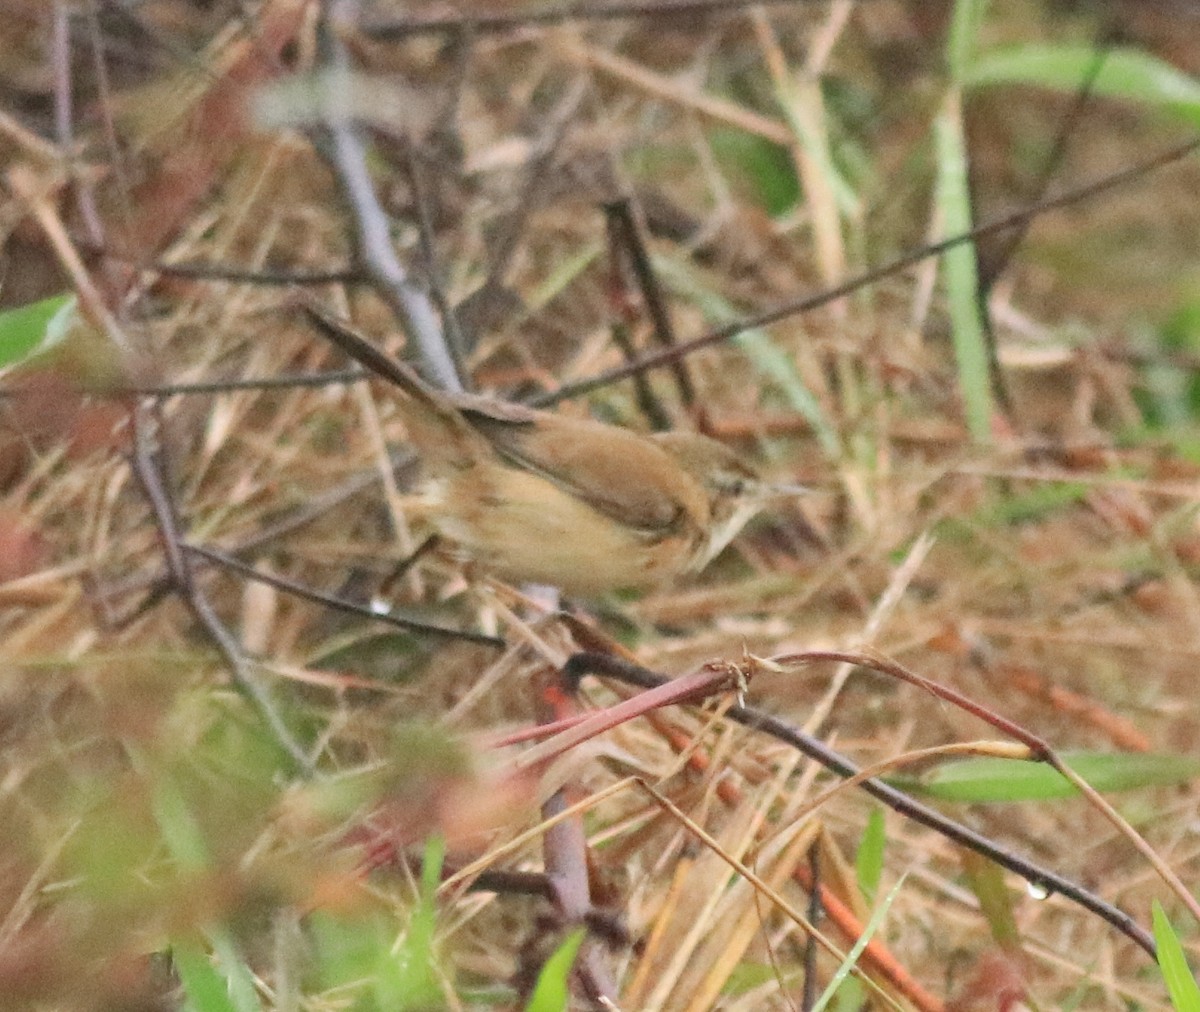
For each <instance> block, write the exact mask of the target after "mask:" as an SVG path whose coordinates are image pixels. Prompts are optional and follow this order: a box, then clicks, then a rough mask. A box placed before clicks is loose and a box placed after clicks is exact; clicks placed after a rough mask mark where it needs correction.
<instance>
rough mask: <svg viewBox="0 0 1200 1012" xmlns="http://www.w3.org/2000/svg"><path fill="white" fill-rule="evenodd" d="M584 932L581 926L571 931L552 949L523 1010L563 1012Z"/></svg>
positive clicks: (530, 1011)
mask: <svg viewBox="0 0 1200 1012" xmlns="http://www.w3.org/2000/svg"><path fill="white" fill-rule="evenodd" d="M586 934H587V932H586V931H584V929H583V928H580V929H579V930H577V931H573V932H571V934H570V935H568V936H567V939H566V941H565V942H563V943H562V945H560V946H559V947H558V948H557V949H555V950H554V955H552V956H551V957H550V958H549V959H547V960H546V965H545V966H543V967H542V972H541V974H539V975H538V982H537V985H536V986H535V987H534V989H533V994H532V995H530V997H529V1004H527V1005H526V1006H525V1012H564V1010H565V1009H566V1008H567V1002H568V1001H569V1000H570V994H571V992H570V987H569V980H570V976H571V967H573V966H574V965H575V957H576V956H578V955H579V947H580V946H581V945H582V944H583V939H584V936H585V935H586Z"/></svg>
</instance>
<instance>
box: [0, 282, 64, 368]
mask: <svg viewBox="0 0 1200 1012" xmlns="http://www.w3.org/2000/svg"><path fill="white" fill-rule="evenodd" d="M75 306H76V301H75V296H74V295H72V294H70V293H69V292H68V293H65V294H63V295H52V296H50V298H48V299H42V300H41V301H40V302H31V303H29V304H28V305H26V306H18V307H17V308H15V309H5V310H3V311H0V366H6V365H12V364H14V363H16V362H20V361H22V360H24V359H26V358H28V357H29V356H30V355H32V354H34V352H37V351H42V350H44V349H45V348H48V347H50V346H51V345H54V344H56V343H57V342H58V341H60V340H61V339H62V337H63V335H64V334H65V333H66V331H67V328H68V327H69V326H70V324H71V321H72V319H73V317H74V314H75Z"/></svg>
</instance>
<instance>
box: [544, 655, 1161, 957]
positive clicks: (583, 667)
mask: <svg viewBox="0 0 1200 1012" xmlns="http://www.w3.org/2000/svg"><path fill="white" fill-rule="evenodd" d="M796 656H801V655H796ZM803 656H806V657H809V658H810V659H816V658H817V657H818V656H819V657H821V658H823V659H827V660H835V661H840V660H849V659H851V658H852V657H857V658H859V661H858V663H861V664H865V665H870V663H871V661H872V659H871V658H869V657H867V656H866V655H862V654H853V655H852V654H849V653H838V652H834V651H824V652H820V653H819V654H818V653H817V652H814V653H812V654H807V655H803ZM775 663H779V661H778V660H777V661H776V662H775ZM589 673H590V674H598V675H603V676H604V677H606V678H614V679H616V680H617V681H620V682H625V683H627V684H629V685H637V686H641V687H642V688H654V687H657V686H659V685H663V684H665V683H666V682H667V681H668V679H667V678H666V677H665V676H663V675H660V674H658V673H657V672H655V671H651V670H649V669H647V668H643V667H641V666H640V665H637V664H632V663H630V662H628V661H624V660H621V659H619V658H616V657H612V656H610V655H608V654H596V653H582V654H576V655H575V656H573V657H572V658H571V659H570V660H569V661H568V662H567V664H566V666H565V667H564V669H563V677H564V678H565V679H567V680H568V682H570V681H573V680H577V679H579V678H581V677H582V676H583V675H585V674H589ZM725 716H726V717H727V718H728V719H729V720H732V721H734V722H736V723H738V724H741V725H743V726H744V727H749V728H752V729H754V730H756V731H762V732H763V733H765V734H768V735H770V736H771V737H773V738H776V739H778V740H779V741H782V742H785V743H787V744H789V745H791V746H792V747H793V748H795V749H798V750H799V751H800V752H802V753H804V755H806V756H808V757H809V758H810V759H813V760H815V761H816V762H819V763H820V764H821V765H822V766H824V767H825V768H826V769H827V770H829V771H830V772H831V773H835V774H837V775H838V776H840V777H852V776H855V775H856V774H857V773H858V772H859V768H858V766H857V765H856V764H855V763H853V762H851V761H850V760H849V759H847V758H846V757H845V756H843V755H841V754H840V753H838V752H835V751H834V750H833V749H831V748H829V747H828V746H827V745H825V744H824V743H823V742H821V741H818V740H817V739H815V738H812V737H810V736H809V735H806V734H804V733H803V732H802V731H801V730H800V729H799V728H796V727H794V726H792V725H791V724H789V723H787V722H786V721H784V720H781V719H780V718H778V717H774V716H772V715H770V714H768V713H765V712H763V711H762V710H759V709H757V708H755V707H750V706H734V707H731V708H730V709H729V710H728V711H727V712H726V714H725ZM862 788H863V790H864V791H866V792H867V793H868V794H870V795H871V796H872V797H874V798H876V799H877V800H879V801H881V802H883V803H884V804H885V805H887V806H888V807H889V808H891V809H892V810H893V811H896V812H898V813H899V814H901V815H903V816H905V817H906V818H909V819H912V820H913V821H914V822H917V823H920V824H921V825H923V826H926V827H927V828H929V829H932V830H934V831H935V832H937V833H940V834H941V835H942V836H945V837H946V838H947V839H950V840H953V841H954V842H955V843H958V844H961V845H962V846H964V847H966V848H968V849H969V850H973V851H975V852H976V853H979V854H982V855H983V856H985V857H988V858H990V859H991V860H993V861H995V862H996V863H997V864H999V865H1000V866H1001V867H1003V868H1007V869H1008V870H1009V871H1011V872H1013V873H1014V874H1016V875H1019V876H1020V877H1021V878H1023V879H1025V880H1026V881H1027V882H1030V883H1031V884H1033V885H1036V886H1038V887H1040V888H1042V889H1044V890H1045V891H1046V892H1047V893H1061V894H1062V895H1063V896H1065V897H1066V898H1067V899H1069V900H1071V901H1072V902H1074V903H1077V904H1079V905H1080V906H1082V907H1084V908H1085V909H1087V910H1090V911H1091V912H1092V913H1094V914H1096V915H1097V916H1098V917H1100V918H1102V919H1103V920H1104V921H1106V922H1107V923H1109V924H1111V925H1112V926H1113V927H1114V928H1116V929H1117V930H1118V931H1120V932H1121V933H1122V934H1123V935H1125V936H1126V937H1127V938H1129V939H1130V940H1132V941H1133V942H1134V943H1136V944H1137V945H1138V946H1140V947H1141V948H1142V949H1144V950H1145V951H1146V952H1148V953H1150V954H1151V955H1154V953H1155V946H1154V940H1153V939H1152V938H1151V937H1150V935H1149V934H1148V933H1147V932H1146V931H1145V929H1144V928H1142V927H1141V925H1139V924H1138V923H1137V922H1136V921H1135V920H1134V919H1133V918H1132V917H1131V916H1130V915H1129V914H1127V913H1125V912H1124V911H1123V910H1119V909H1118V908H1116V907H1114V906H1112V905H1111V904H1109V903H1106V902H1105V901H1104V900H1102V899H1100V897H1099V896H1096V895H1095V894H1094V893H1091V892H1089V891H1088V890H1086V889H1084V888H1082V887H1081V886H1079V885H1077V884H1076V883H1074V882H1072V881H1071V880H1070V879H1067V878H1064V877H1063V876H1062V875H1059V874H1058V873H1057V872H1054V871H1051V870H1050V869H1048V868H1043V867H1041V866H1040V865H1037V864H1035V863H1034V862H1032V861H1029V860H1027V859H1025V858H1023V857H1020V856H1019V855H1017V854H1014V853H1012V852H1011V851H1009V850H1007V849H1006V848H1004V847H1002V846H1000V845H999V844H997V843H996V842H995V841H993V840H990V839H988V838H987V837H986V836H983V835H982V834H980V833H977V832H975V831H974V830H973V829H969V828H968V827H966V826H964V825H962V824H961V823H959V822H955V821H954V820H952V819H949V818H947V817H946V816H944V815H942V814H941V813H940V812H937V811H935V810H934V809H932V808H929V807H928V806H926V805H925V804H923V803H922V802H920V801H918V800H917V799H916V798H914V797H911V796H910V795H908V794H905V793H904V792H903V791H901V790H898V789H896V788H895V787H892V786H890V785H889V784H886V783H884V782H883V781H880V780H868V781H866V782H865V783H864V784H863V785H862Z"/></svg>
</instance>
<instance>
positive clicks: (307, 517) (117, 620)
mask: <svg viewBox="0 0 1200 1012" xmlns="http://www.w3.org/2000/svg"><path fill="white" fill-rule="evenodd" d="M413 461H414V458H413V457H412V455H411V454H407V453H406V454H403V455H402V456H399V457H397V458H394V459H393V465H394V466H395V467H396V468H397V469H400V468H404V467H407V466H409V465H411V464H412V463H413ZM378 480H379V472H378V471H377V470H375V469H372V470H370V471H365V472H363V473H362V474H358V475H355V476H353V477H352V478H350V479H348V480H347V481H345V482H343V483H342V484H341V485H338V486H336V487H335V488H331V489H329V490H328V491H327V492H323V493H320V494H319V495H316V496H314V497H313V498H312V499H310V500H309V501H308V502H306V503H305V504H304V505H303V506H302V507H300V508H299V509H297V510H295V511H293V512H291V513H289V514H288V515H287V516H285V517H282V518H281V519H279V520H277V521H276V522H275V523H273V524H268V525H267V526H266V527H264V528H263V529H262V530H260V531H256V532H255V533H254V534H252V535H250V536H249V537H247V538H243V539H242V540H240V541H238V542H236V543H235V544H233V545H230V546H229V547H228V549H227V551H230V552H235V553H238V552H249V551H252V550H253V549H255V548H260V547H262V546H263V545H265V544H268V543H269V542H271V541H274V540H276V539H277V538H281V537H283V536H285V535H287V534H291V533H292V532H293V531H296V530H299V529H300V528H301V527H304V526H305V525H306V524H310V523H312V522H313V521H314V520H316V519H318V518H320V517H322V516H324V515H325V514H326V513H328V512H329V511H330V510H332V509H336V508H337V507H338V506H340V505H342V503H344V502H346V501H347V500H348V499H350V498H352V497H353V496H356V495H358V493H359V492H362V491H364V490H366V489H368V488H370V487H371V486H372V485H374V484H375V483H376V482H377V481H378ZM197 561H198V562H200V564H201V565H207V562H205V561H203V560H197ZM195 568H196V566H195V565H193V566H192V569H193V570H194V569H195ZM143 589H145V590H147V591H148V594H147V596H146V597H145V599H143V600H142V601H139V602H138V604H137V605H136V606H135V607H134V608H133V609H132V610H131V611H130V612H129V613H128V614H125V615H118V616H112V615H110V616H108V619H107V621H108V622H109V624H110V625H113V626H118V627H119V626H124V625H127V624H128V623H130V622H132V621H133V620H134V619H136V618H137V617H138V616H139V615H143V614H145V613H146V612H147V611H149V610H150V609H151V608H152V607H154V605H156V604H157V603H158V602H159V601H161V600H162V599H163V598H164V597H165V596H166V595H167V594H168V593H170V591H171V589H172V582H171V574H170V572H169V571H167V570H159V571H157V572H152V573H136V574H134V575H132V576H129V577H126V578H125V579H124V580H121V581H119V582H116V583H113V584H108V585H102V586H99V587H97V588H96V590H95V596H96V597H97V599H98V600H99V601H100V602H101V604H102V605H103V604H104V603H105V602H107V601H108V600H110V599H112V598H116V597H122V596H124V595H125V594H131V593H133V592H134V591H137V590H143Z"/></svg>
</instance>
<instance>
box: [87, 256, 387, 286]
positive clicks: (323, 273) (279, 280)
mask: <svg viewBox="0 0 1200 1012" xmlns="http://www.w3.org/2000/svg"><path fill="white" fill-rule="evenodd" d="M105 256H108V257H110V258H112V259H114V260H127V258H126V257H123V256H120V255H118V254H115V253H107V252H106V253H105ZM135 266H136V267H138V268H139V269H140V270H146V271H154V272H155V273H156V274H166V275H169V276H172V277H178V278H194V279H195V280H197V281H235V282H238V283H240V284H244V285H272V286H280V287H286V286H290V285H336V284H343V285H350V284H360V283H362V282H364V281H366V280H367V275H366V274H365V273H364V272H363V271H362V270H360V269H358V268H355V267H342V268H334V269H331V270H283V269H281V270H269V269H267V270H264V269H261V268H260V269H257V270H250V269H248V268H245V267H237V266H234V265H233V264H205V263H189V262H184V263H177V264H168V263H162V262H161V261H155V262H154V263H149V264H137V263H135Z"/></svg>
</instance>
